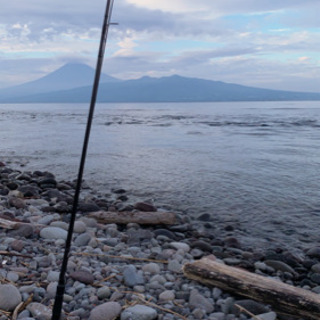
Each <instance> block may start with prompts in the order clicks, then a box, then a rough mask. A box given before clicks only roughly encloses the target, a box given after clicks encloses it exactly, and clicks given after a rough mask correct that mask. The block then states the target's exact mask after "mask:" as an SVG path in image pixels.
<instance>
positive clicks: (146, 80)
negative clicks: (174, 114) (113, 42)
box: [0, 64, 320, 103]
mask: <svg viewBox="0 0 320 320" xmlns="http://www.w3.org/2000/svg"><path fill="white" fill-rule="evenodd" d="M93 73H94V70H93V69H92V68H90V67H88V66H84V65H79V64H78V65H66V66H64V67H62V68H60V69H59V70H57V71H55V72H53V73H51V74H49V75H47V76H46V77H43V78H41V79H39V80H36V81H33V82H29V83H26V84H24V85H21V86H17V87H13V88H11V89H10V94H9V95H8V94H7V93H8V89H7V90H6V92H5V93H6V94H2V92H1V91H0V102H9V103H25V102H29V103H32V102H39V103H40V102H41V103H58V102H61V103H64V102H73V103H82V102H89V100H90V96H91V90H92V81H93ZM85 78H87V79H85ZM80 83H85V84H84V85H83V84H82V85H81V84H80ZM22 89H23V90H22ZM61 89H63V90H61ZM97 100H98V101H99V102H207V101H285V100H289V101H299V100H301V101H302V100H320V93H306V92H291V91H280V90H269V89H260V88H253V87H247V86H242V85H238V84H230V83H224V82H221V81H211V80H203V79H197V78H185V77H181V76H177V75H175V76H170V77H163V78H151V77H143V78H140V79H137V80H126V81H121V80H117V79H115V78H112V77H109V76H106V75H104V76H103V77H102V78H101V83H100V87H99V94H98V99H97Z"/></svg>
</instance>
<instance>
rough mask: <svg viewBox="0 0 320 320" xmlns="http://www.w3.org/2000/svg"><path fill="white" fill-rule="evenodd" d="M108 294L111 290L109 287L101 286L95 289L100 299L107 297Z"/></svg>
mask: <svg viewBox="0 0 320 320" xmlns="http://www.w3.org/2000/svg"><path fill="white" fill-rule="evenodd" d="M110 295H111V290H110V289H109V287H102V288H99V289H98V290H97V296H98V298H99V299H101V300H103V299H107V298H109V297H110Z"/></svg>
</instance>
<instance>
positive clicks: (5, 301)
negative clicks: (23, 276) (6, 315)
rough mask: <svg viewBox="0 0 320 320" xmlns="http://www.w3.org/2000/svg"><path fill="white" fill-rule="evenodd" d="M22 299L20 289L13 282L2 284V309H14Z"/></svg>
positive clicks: (0, 290)
mask: <svg viewBox="0 0 320 320" xmlns="http://www.w3.org/2000/svg"><path fill="white" fill-rule="evenodd" d="M21 301H22V298H21V294H20V292H19V290H18V289H17V288H16V287H15V286H13V285H12V284H3V285H0V309H2V310H5V311H12V310H14V309H15V307H16V306H17V305H18V304H19V303H20V302H21Z"/></svg>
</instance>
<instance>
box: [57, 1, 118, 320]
mask: <svg viewBox="0 0 320 320" xmlns="http://www.w3.org/2000/svg"><path fill="white" fill-rule="evenodd" d="M113 1H114V0H107V5H106V11H105V16H104V21H103V25H102V31H101V39H100V47H99V53H98V59H97V66H96V72H95V78H94V83H93V88H92V95H91V102H90V109H89V114H88V120H87V127H86V132H85V136H84V142H83V149H82V154H81V160H80V166H79V171H78V180H77V184H76V189H75V194H74V199H73V206H72V212H71V219H70V223H69V229H68V236H67V240H66V244H65V250H64V256H63V260H62V265H61V271H60V276H59V282H58V286H57V292H56V297H55V301H54V305H53V310H52V318H51V320H59V319H60V316H61V310H62V302H63V295H64V292H65V274H66V271H67V265H68V259H69V253H70V248H71V241H72V234H73V229H74V223H75V218H76V213H77V208H78V202H79V195H80V190H81V184H82V177H83V171H84V166H85V162H86V156H87V150H88V144H89V138H90V132H91V124H92V119H93V114H94V108H95V104H96V100H97V94H98V88H99V81H100V75H101V69H102V64H103V57H104V52H105V48H106V43H107V36H108V30H109V25H110V24H111V23H110V19H111V14H112V9H113Z"/></svg>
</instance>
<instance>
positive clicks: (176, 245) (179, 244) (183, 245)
mask: <svg viewBox="0 0 320 320" xmlns="http://www.w3.org/2000/svg"><path fill="white" fill-rule="evenodd" d="M170 246H171V247H172V248H174V249H177V250H182V251H184V252H189V251H190V246H189V245H188V244H187V243H183V242H170Z"/></svg>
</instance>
